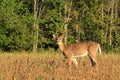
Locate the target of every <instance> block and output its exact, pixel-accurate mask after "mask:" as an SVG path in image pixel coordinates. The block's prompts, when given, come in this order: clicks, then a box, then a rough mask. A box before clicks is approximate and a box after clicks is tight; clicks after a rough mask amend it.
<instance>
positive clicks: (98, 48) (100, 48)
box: [98, 44, 102, 55]
mask: <svg viewBox="0 0 120 80" xmlns="http://www.w3.org/2000/svg"><path fill="white" fill-rule="evenodd" d="M98 49H99V52H100V55H101V54H102V51H101V47H100V44H98Z"/></svg>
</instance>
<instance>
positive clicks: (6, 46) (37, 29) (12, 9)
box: [0, 0, 120, 52]
mask: <svg viewBox="0 0 120 80" xmlns="http://www.w3.org/2000/svg"><path fill="white" fill-rule="evenodd" d="M56 33H65V35H66V37H65V43H76V42H79V41H87V40H93V41H96V42H99V43H100V44H101V46H102V49H103V50H104V51H106V52H109V51H114V52H119V49H120V0H79V1H78V0H0V48H1V49H2V50H4V51H10V50H11V51H12V50H31V51H37V50H38V49H39V48H45V49H46V48H54V47H55V46H54V45H56V44H55V40H54V39H53V37H52V35H53V34H56Z"/></svg>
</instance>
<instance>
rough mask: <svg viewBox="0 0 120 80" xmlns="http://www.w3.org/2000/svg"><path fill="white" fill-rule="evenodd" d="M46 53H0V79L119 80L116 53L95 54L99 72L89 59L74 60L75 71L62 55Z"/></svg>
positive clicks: (118, 62)
mask: <svg viewBox="0 0 120 80" xmlns="http://www.w3.org/2000/svg"><path fill="white" fill-rule="evenodd" d="M49 54H50V53H49ZM49 54H47V55H44V54H34V53H33V54H32V53H30V54H29V53H20V54H11V53H10V54H8V53H5V54H0V80H120V55H119V54H114V53H113V54H102V55H98V62H99V66H98V69H95V68H93V67H92V66H91V63H90V61H89V58H88V57H84V58H77V60H78V63H79V66H78V67H77V68H76V67H75V66H74V64H72V65H71V66H69V65H68V61H67V59H64V57H63V56H62V55H61V54H53V55H49Z"/></svg>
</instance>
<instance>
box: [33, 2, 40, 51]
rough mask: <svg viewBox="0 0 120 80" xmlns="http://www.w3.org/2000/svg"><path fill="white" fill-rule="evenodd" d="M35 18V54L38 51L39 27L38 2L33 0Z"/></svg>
mask: <svg viewBox="0 0 120 80" xmlns="http://www.w3.org/2000/svg"><path fill="white" fill-rule="evenodd" d="M33 7H34V8H33V16H34V24H33V28H34V30H35V32H34V43H33V52H36V51H37V47H38V31H39V25H38V22H37V1H36V0H33Z"/></svg>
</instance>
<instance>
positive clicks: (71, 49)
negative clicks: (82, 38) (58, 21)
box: [53, 34, 101, 67]
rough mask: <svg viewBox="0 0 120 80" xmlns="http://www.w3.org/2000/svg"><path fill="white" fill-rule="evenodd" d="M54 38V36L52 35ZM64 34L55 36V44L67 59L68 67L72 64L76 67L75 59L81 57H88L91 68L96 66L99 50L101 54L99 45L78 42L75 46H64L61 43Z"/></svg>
mask: <svg viewBox="0 0 120 80" xmlns="http://www.w3.org/2000/svg"><path fill="white" fill-rule="evenodd" d="M53 36H54V37H55V35H53ZM63 38H64V34H63V35H61V36H60V37H58V36H57V44H58V45H59V49H60V51H61V52H63V54H64V55H65V56H66V57H67V58H68V59H69V65H71V62H73V63H74V64H75V65H76V66H78V62H77V60H76V57H83V56H86V55H88V57H89V58H90V61H91V63H92V66H95V67H96V66H97V65H98V64H97V60H96V54H97V51H98V49H99V51H100V54H101V48H100V45H99V43H97V42H93V41H86V42H79V43H75V44H64V43H63Z"/></svg>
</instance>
